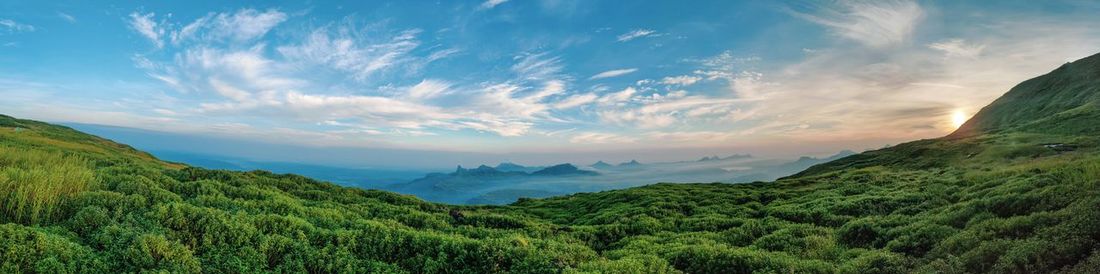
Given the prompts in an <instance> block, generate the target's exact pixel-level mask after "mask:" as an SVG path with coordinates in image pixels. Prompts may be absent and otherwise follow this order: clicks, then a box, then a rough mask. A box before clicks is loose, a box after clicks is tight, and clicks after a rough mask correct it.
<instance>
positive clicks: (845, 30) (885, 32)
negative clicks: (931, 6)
mask: <svg viewBox="0 0 1100 274" xmlns="http://www.w3.org/2000/svg"><path fill="white" fill-rule="evenodd" d="M795 14H796V15H798V16H799V17H802V18H804V19H806V20H808V21H810V22H814V23H817V24H820V25H823V26H826V27H828V28H830V29H831V30H832V32H833V33H835V34H836V35H839V36H841V37H844V38H847V39H851V40H854V41H857V42H859V43H862V44H864V45H867V46H871V47H889V46H895V45H899V44H902V43H905V42H907V41H908V40H909V39H910V36H912V34H913V30H914V29H916V27H917V24H918V23H920V21H921V19H923V18H924V15H925V14H924V9H923V8H921V6H920V5H919V4H917V2H915V1H911V0H883V1H854V0H852V1H840V2H838V3H837V4H836V5H833V6H828V7H824V8H822V9H821V10H818V11H816V12H815V13H814V14H808V13H795Z"/></svg>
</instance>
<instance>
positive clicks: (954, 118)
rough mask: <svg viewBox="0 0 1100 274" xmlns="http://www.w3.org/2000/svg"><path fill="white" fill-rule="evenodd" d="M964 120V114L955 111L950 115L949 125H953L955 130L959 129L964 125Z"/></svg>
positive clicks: (960, 111)
mask: <svg viewBox="0 0 1100 274" xmlns="http://www.w3.org/2000/svg"><path fill="white" fill-rule="evenodd" d="M966 118H967V117H966V113H963V111H962V110H957V109H956V110H955V112H953V113H951V124H952V125H954V126H955V128H959V127H961V126H962V125H963V124H964V123H966Z"/></svg>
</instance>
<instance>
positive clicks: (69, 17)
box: [57, 12, 76, 23]
mask: <svg viewBox="0 0 1100 274" xmlns="http://www.w3.org/2000/svg"><path fill="white" fill-rule="evenodd" d="M57 17H60V18H61V20H65V21H66V22H69V23H76V17H73V16H72V15H69V14H68V13H64V12H57Z"/></svg>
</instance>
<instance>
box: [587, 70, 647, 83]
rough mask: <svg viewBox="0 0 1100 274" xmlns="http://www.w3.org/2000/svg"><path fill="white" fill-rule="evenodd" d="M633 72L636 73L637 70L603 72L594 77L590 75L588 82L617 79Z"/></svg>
mask: <svg viewBox="0 0 1100 274" xmlns="http://www.w3.org/2000/svg"><path fill="white" fill-rule="evenodd" d="M635 71H638V69H636V68H625V69H615V70H609V71H604V72H600V73H597V74H596V75H592V77H588V80H596V79H604V78H612V77H619V76H623V75H627V74H630V73H633V72H635Z"/></svg>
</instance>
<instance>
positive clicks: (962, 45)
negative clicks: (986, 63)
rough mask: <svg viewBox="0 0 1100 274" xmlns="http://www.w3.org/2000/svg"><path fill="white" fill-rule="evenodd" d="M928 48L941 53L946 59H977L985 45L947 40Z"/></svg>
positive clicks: (930, 45) (959, 40) (960, 40)
mask: <svg viewBox="0 0 1100 274" xmlns="http://www.w3.org/2000/svg"><path fill="white" fill-rule="evenodd" d="M928 48H931V49H935V50H939V51H942V52H943V53H944V54H945V55H947V57H962V58H978V56H979V55H981V54H982V50H985V45H974V44H969V43H967V42H966V41H964V40H963V39H949V40H945V41H941V42H937V43H932V44H928Z"/></svg>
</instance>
